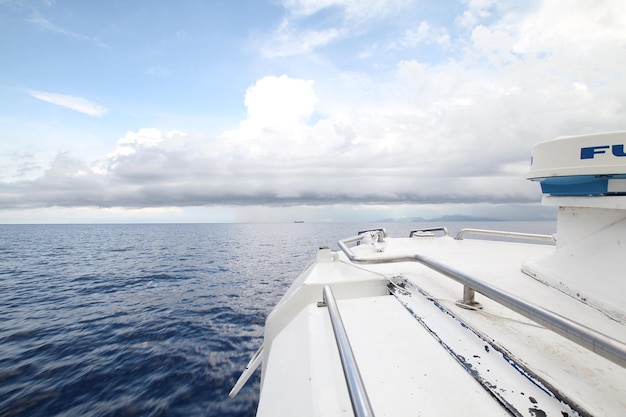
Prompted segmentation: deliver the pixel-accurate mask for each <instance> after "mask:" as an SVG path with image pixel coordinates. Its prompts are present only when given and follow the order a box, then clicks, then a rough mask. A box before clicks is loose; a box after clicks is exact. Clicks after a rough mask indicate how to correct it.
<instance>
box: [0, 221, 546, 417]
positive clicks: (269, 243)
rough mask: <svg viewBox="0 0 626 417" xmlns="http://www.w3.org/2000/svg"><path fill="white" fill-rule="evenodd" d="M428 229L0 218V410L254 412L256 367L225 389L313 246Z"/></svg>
mask: <svg viewBox="0 0 626 417" xmlns="http://www.w3.org/2000/svg"><path fill="white" fill-rule="evenodd" d="M435 225H437V226H438V225H439V224H434V223H384V224H381V223H262V224H118V225H0V417H8V416H46V417H49V416H227V417H235V416H237V417H240V416H254V414H255V410H256V405H257V401H258V391H259V385H260V375H259V372H257V373H256V374H255V376H254V377H253V378H251V379H250V381H248V384H247V385H246V386H245V387H244V388H243V389H242V390H241V392H240V393H239V395H238V396H237V397H236V398H234V399H229V398H228V392H229V391H230V389H231V388H232V386H233V385H234V384H235V382H236V381H237V378H238V377H239V375H240V373H241V371H242V370H243V368H244V367H245V365H246V364H247V363H248V360H249V359H250V357H251V355H252V354H253V353H254V352H255V351H256V350H257V349H258V347H259V346H260V344H261V341H262V336H263V324H264V321H265V317H266V316H267V315H268V314H269V312H270V311H271V309H272V307H273V306H274V304H276V302H277V301H278V300H279V299H280V297H281V296H282V294H283V293H284V292H285V291H286V290H287V288H288V287H289V285H290V284H291V282H292V281H293V280H294V279H295V278H296V276H297V275H298V274H299V273H300V272H301V271H302V270H303V269H304V268H305V267H306V266H307V265H308V264H309V263H310V262H311V261H312V260H313V259H314V258H315V252H316V251H317V248H318V247H319V246H329V247H331V248H332V249H336V248H337V245H336V242H337V240H339V239H341V238H346V237H350V236H354V235H355V234H356V233H357V232H358V231H360V230H367V229H371V228H377V227H381V226H382V227H386V228H387V230H388V231H389V234H390V235H391V236H408V233H409V232H410V231H411V230H414V229H417V228H420V227H432V226H435ZM445 226H447V227H448V228H449V230H450V232H451V233H456V231H458V230H459V229H460V228H461V227H462V226H463V227H474V228H491V229H499V230H513V231H525V232H531V233H548V234H550V233H554V232H555V229H556V223H555V222H552V221H546V222H543V221H542V222H491V223H483V222H465V223H463V224H459V223H449V224H445Z"/></svg>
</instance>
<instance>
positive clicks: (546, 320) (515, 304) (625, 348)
mask: <svg viewBox="0 0 626 417" xmlns="http://www.w3.org/2000/svg"><path fill="white" fill-rule="evenodd" d="M360 238H361V236H356V237H351V238H348V239H344V240H340V241H339V242H338V244H339V247H340V248H341V250H342V251H343V252H344V253H345V254H346V256H347V257H348V258H349V259H350V261H352V262H355V263H363V264H379V263H391V262H419V263H421V264H422V265H424V266H426V267H428V268H430V269H432V270H434V271H437V272H439V273H441V274H443V275H445V276H447V277H449V278H452V279H453V280H455V281H457V282H459V283H460V284H463V286H464V289H465V290H464V293H466V292H467V293H471V295H472V298H473V292H474V290H475V291H477V292H479V293H481V294H483V295H484V296H486V297H488V298H490V299H491V300H493V301H495V302H497V303H499V304H501V305H503V306H505V307H507V308H510V309H511V310H513V311H515V312H517V313H519V314H521V315H523V316H525V317H527V318H529V319H531V320H533V321H535V322H536V323H539V324H541V325H542V326H544V327H546V328H548V329H550V330H552V331H554V332H555V333H557V334H559V335H561V336H563V337H565V338H567V339H569V340H571V341H572V342H574V343H577V344H578V345H580V346H582V347H585V348H587V349H589V350H591V351H592V352H595V353H596V354H598V355H600V356H602V357H604V358H605V359H608V360H610V361H611V362H613V363H615V364H617V365H619V366H621V367H623V368H626V344H624V343H622V342H620V341H619V340H617V339H614V338H612V337H610V336H607V335H605V334H603V333H600V332H598V331H596V330H593V329H591V328H589V327H587V326H585V325H583V324H580V323H577V322H575V321H573V320H570V319H568V318H567V317H564V316H561V315H560V314H558V313H555V312H553V311H550V310H547V309H545V308H543V307H539V306H536V305H534V304H532V303H530V302H528V301H526V300H524V299H522V298H519V297H517V296H515V295H513V294H510V293H508V292H506V291H504V290H501V289H498V288H497V287H494V286H492V285H490V284H488V283H486V282H484V281H481V280H479V279H477V278H474V277H472V276H470V275H468V274H465V273H463V272H461V271H458V270H456V269H454V268H452V267H450V266H447V265H444V264H443V263H440V262H437V261H435V260H433V259H429V258H427V257H425V256H422V255H419V254H415V255H405V256H397V257H394V256H385V255H382V256H375V257H360V256H357V255H355V254H354V252H352V250H351V249H350V248H349V247H348V246H347V243H351V242H354V241H355V240H357V239H360ZM466 290H467V291H466Z"/></svg>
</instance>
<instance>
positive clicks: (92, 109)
mask: <svg viewBox="0 0 626 417" xmlns="http://www.w3.org/2000/svg"><path fill="white" fill-rule="evenodd" d="M30 95H31V96H32V97H34V98H36V99H38V100H41V101H45V102H47V103H51V104H56V105H57V106H61V107H65V108H67V109H70V110H74V111H77V112H80V113H84V114H87V115H89V116H102V115H104V114H105V113H106V111H107V109H106V108H105V107H103V106H101V105H99V104H96V103H94V102H92V101H89V100H87V99H84V98H82V97H76V96H70V95H67V94H58V93H49V92H45V91H30Z"/></svg>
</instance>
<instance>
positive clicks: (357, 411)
mask: <svg viewBox="0 0 626 417" xmlns="http://www.w3.org/2000/svg"><path fill="white" fill-rule="evenodd" d="M323 299H324V303H325V304H326V306H327V307H328V314H329V315H330V322H331V323H332V325H333V332H334V333H335V340H336V341H337V349H338V350H339V357H340V358H341V365H342V366H343V375H344V377H345V378H346V384H347V385H348V393H349V394H350V402H352V410H353V411H354V415H355V416H356V417H373V416H374V411H372V406H371V404H370V400H369V397H368V396H367V392H366V391H365V385H364V384H363V379H362V378H361V373H360V372H359V367H358V366H357V364H356V359H355V358H354V353H352V347H351V346H350V340H349V339H348V334H347V333H346V329H345V328H344V326H343V321H342V320H341V315H340V314H339V309H338V308H337V302H336V301H335V296H334V295H333V291H332V290H331V289H330V286H328V285H326V286H324V292H323Z"/></svg>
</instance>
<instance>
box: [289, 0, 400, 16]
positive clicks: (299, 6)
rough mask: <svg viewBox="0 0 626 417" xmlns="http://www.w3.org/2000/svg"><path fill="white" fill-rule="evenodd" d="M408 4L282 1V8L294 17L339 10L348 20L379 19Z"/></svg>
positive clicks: (389, 1) (392, 0) (393, 0)
mask: <svg viewBox="0 0 626 417" xmlns="http://www.w3.org/2000/svg"><path fill="white" fill-rule="evenodd" d="M408 4H410V1H409V0H284V1H283V2H282V5H283V7H284V8H285V9H286V10H287V11H288V12H289V13H290V14H291V15H294V16H311V15H314V14H316V13H318V12H320V11H321V10H324V9H329V8H335V9H338V10H341V11H342V12H343V13H344V15H345V17H346V18H347V19H350V20H359V21H363V20H369V19H374V18H381V17H384V16H386V15H388V14H389V13H392V12H396V11H398V10H400V9H402V8H404V7H406V6H407V5H408Z"/></svg>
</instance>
